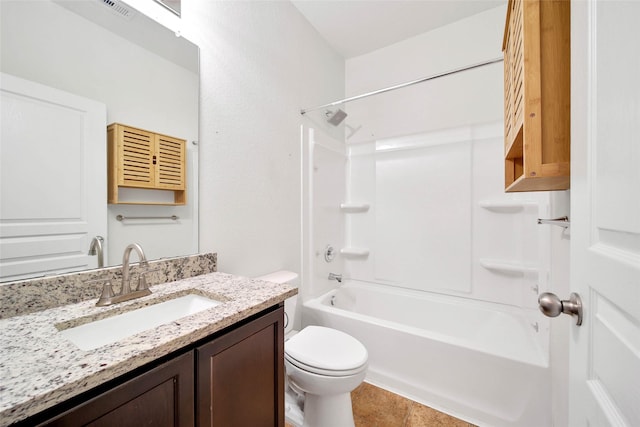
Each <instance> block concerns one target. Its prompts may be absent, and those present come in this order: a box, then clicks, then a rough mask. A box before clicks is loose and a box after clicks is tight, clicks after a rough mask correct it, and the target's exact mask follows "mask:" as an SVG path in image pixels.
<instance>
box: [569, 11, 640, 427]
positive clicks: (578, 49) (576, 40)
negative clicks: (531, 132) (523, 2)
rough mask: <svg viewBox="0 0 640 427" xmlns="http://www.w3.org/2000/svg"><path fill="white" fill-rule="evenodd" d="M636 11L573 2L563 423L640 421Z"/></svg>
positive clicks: (639, 48) (639, 47) (639, 30)
mask: <svg viewBox="0 0 640 427" xmlns="http://www.w3.org/2000/svg"><path fill="white" fill-rule="evenodd" d="M638 18H640V2H638V1H593V0H590V1H577V2H572V22H571V25H572V34H571V37H572V41H571V43H572V99H571V102H572V128H571V140H572V144H571V155H572V165H571V168H572V170H571V171H572V176H571V290H572V292H578V293H579V294H580V295H581V297H582V300H583V303H584V322H583V324H582V326H580V327H578V326H573V327H572V331H571V335H570V336H571V343H570V362H571V366H570V392H569V394H570V396H569V401H570V402H569V418H570V424H571V425H572V426H587V425H589V426H609V425H613V426H634V427H635V426H640V44H639V43H640V42H639V41H640V25H639V24H638ZM562 297H564V298H566V297H568V296H562Z"/></svg>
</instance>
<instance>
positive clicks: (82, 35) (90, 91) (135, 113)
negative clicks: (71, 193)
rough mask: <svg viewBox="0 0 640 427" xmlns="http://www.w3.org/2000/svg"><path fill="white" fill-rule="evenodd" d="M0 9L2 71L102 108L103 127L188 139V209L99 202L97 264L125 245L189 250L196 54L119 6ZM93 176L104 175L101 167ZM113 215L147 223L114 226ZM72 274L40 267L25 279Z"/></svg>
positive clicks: (192, 243)
mask: <svg viewBox="0 0 640 427" xmlns="http://www.w3.org/2000/svg"><path fill="white" fill-rule="evenodd" d="M178 4H179V2H178ZM112 6H116V7H112ZM0 7H1V8H2V13H1V14H0V15H1V19H2V22H1V26H0V31H1V43H2V44H1V48H0V54H1V58H0V71H2V72H3V73H6V74H10V75H13V76H16V77H19V78H22V79H26V80H29V81H31V82H36V83H39V84H42V85H45V86H48V87H52V88H56V89H59V90H62V91H65V92H68V93H70V94H75V95H79V96H81V97H84V98H88V99H91V100H95V101H97V102H100V103H102V104H104V105H105V106H106V115H107V117H106V124H110V123H114V122H117V123H122V124H126V125H129V126H134V127H138V128H141V129H146V130H150V131H153V132H156V133H161V134H165V135H170V136H175V137H178V138H181V139H185V140H186V141H187V204H186V205H184V206H166V205H154V206H150V205H142V204H122V205H107V206H106V210H107V213H106V218H107V224H106V226H105V229H106V230H107V233H106V235H105V236H104V237H105V244H104V249H105V250H104V253H105V266H109V265H117V264H120V263H121V260H122V252H123V250H124V247H126V245H127V244H129V243H132V242H138V243H140V244H141V245H142V246H143V248H144V249H145V252H146V255H147V258H148V259H157V258H164V257H173V256H181V255H190V254H193V253H197V252H198V205H197V203H198V193H197V189H198V153H197V141H198V103H199V75H198V73H199V50H198V47H197V46H196V45H194V44H193V43H191V42H189V41H188V40H186V39H184V38H183V37H179V36H176V34H174V33H173V32H172V31H170V30H169V29H167V28H165V27H163V26H161V25H160V24H158V23H157V22H155V21H154V20H152V19H150V18H148V17H147V16H146V15H144V14H142V13H140V12H138V11H136V10H135V9H133V8H132V7H130V6H128V5H127V4H126V3H123V2H122V1H119V0H114V1H109V2H104V1H102V0H85V1H70V0H42V1H37V2H31V1H28V2H25V1H23V0H15V1H14V0H1V1H0ZM166 13H170V12H169V11H166ZM34 126H37V124H34ZM105 135H106V129H105ZM105 151H106V149H105ZM24 161H25V162H26V161H28V159H24ZM96 172H97V173H100V174H105V175H106V164H105V167H104V171H96ZM7 185H9V184H7ZM11 185H14V184H11ZM15 185H19V182H18V181H17V180H16V183H15ZM27 197H29V196H28V195H27V194H25V198H27ZM67 197H68V196H67ZM119 215H121V216H124V217H136V218H139V217H143V218H147V219H142V220H132V221H118V220H117V217H118V216H119ZM172 216H176V217H177V218H178V220H172V219H170V218H171V217H172ZM2 237H4V235H1V234H0V238H2ZM91 237H93V236H88V238H86V239H84V240H83V241H82V243H81V244H78V247H76V248H75V249H74V250H75V251H76V252H77V253H78V254H79V255H80V254H81V253H82V255H83V256H84V255H87V252H88V249H89V245H90V241H91ZM80 246H82V247H80ZM89 258H90V264H89V265H88V266H85V267H84V268H93V267H97V259H95V258H96V257H89ZM73 270H77V269H66V270H60V269H58V270H53V269H47V270H46V271H37V272H35V273H33V275H32V277H38V276H42V275H51V274H56V273H62V272H67V271H73ZM27 277H30V276H29V275H21V276H20V277H17V276H14V277H13V278H9V279H3V280H18V279H24V278H27Z"/></svg>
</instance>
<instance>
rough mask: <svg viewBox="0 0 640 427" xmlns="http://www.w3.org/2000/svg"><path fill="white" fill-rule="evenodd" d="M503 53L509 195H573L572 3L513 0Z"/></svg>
mask: <svg viewBox="0 0 640 427" xmlns="http://www.w3.org/2000/svg"><path fill="white" fill-rule="evenodd" d="M502 50H503V53H504V101H505V102H504V111H505V118H504V119H505V120H504V123H505V129H504V135H505V159H504V161H505V191H507V192H516V191H542V190H565V189H568V188H569V176H570V171H569V162H570V125H571V123H570V97H571V93H570V59H571V53H570V2H569V0H509V4H508V7H507V22H506V27H505V32H504V39H503V45H502Z"/></svg>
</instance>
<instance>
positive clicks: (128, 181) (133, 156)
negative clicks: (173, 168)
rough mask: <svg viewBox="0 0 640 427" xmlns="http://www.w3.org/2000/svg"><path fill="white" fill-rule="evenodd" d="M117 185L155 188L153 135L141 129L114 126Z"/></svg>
mask: <svg viewBox="0 0 640 427" xmlns="http://www.w3.org/2000/svg"><path fill="white" fill-rule="evenodd" d="M116 130H117V137H116V138H117V139H116V141H117V146H118V147H117V153H119V154H118V155H119V157H116V158H117V159H118V170H117V176H118V185H120V186H125V187H127V186H128V187H137V188H144V187H147V188H154V186H155V169H154V164H155V163H156V161H157V160H156V155H155V145H154V144H155V141H154V134H152V133H151V132H147V131H144V130H141V129H136V128H131V127H126V126H116Z"/></svg>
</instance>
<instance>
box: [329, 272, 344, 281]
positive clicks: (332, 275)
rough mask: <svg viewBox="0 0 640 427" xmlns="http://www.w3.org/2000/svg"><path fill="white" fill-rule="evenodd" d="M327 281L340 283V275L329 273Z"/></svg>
mask: <svg viewBox="0 0 640 427" xmlns="http://www.w3.org/2000/svg"><path fill="white" fill-rule="evenodd" d="M329 280H335V281H337V282H338V283H342V274H335V273H329Z"/></svg>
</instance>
